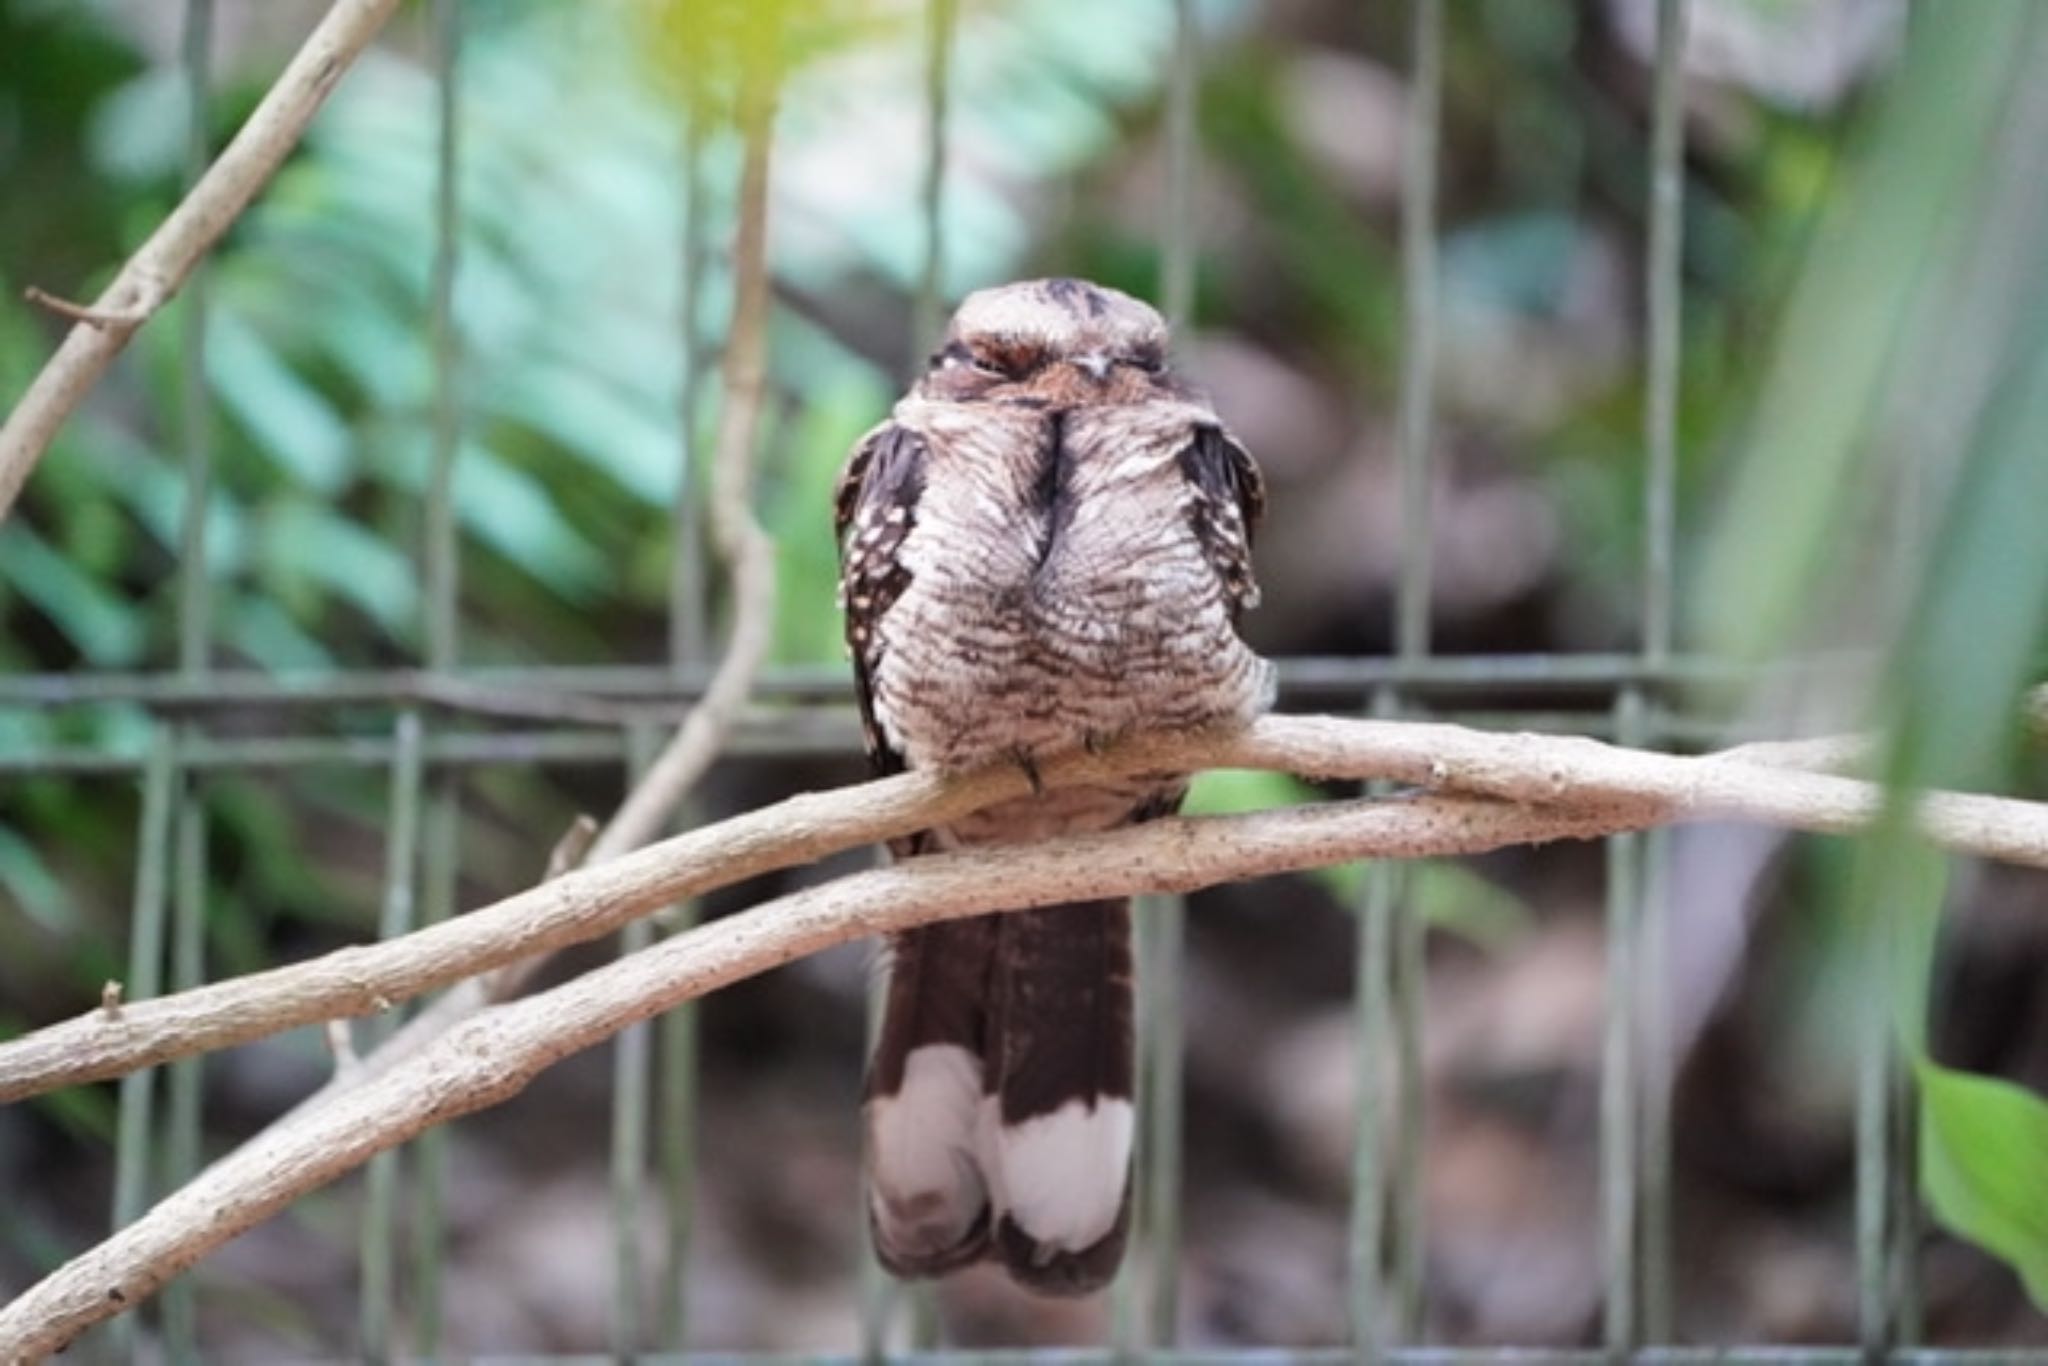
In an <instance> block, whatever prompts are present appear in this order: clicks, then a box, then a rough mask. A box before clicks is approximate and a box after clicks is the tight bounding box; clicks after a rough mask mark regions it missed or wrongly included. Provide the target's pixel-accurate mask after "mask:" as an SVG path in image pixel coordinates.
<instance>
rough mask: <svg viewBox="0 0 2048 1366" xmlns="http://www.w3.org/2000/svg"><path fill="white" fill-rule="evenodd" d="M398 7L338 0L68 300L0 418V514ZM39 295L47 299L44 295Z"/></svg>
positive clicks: (382, 1)
mask: <svg viewBox="0 0 2048 1366" xmlns="http://www.w3.org/2000/svg"><path fill="white" fill-rule="evenodd" d="M397 8H398V0H335V4H334V7H333V8H332V9H330V10H328V11H327V15H326V17H325V18H323V19H321V21H320V23H319V25H318V26H317V27H315V28H314V30H313V32H312V34H311V36H309V37H308V38H307V39H306V43H305V46H303V47H301V48H300V49H299V51H298V53H297V55H295V56H294V57H293V58H292V60H291V62H290V64H289V65H287V66H286V67H285V69H284V72H283V74H281V75H280V76H279V77H278V78H277V84H275V85H273V86H271V88H270V92H269V93H268V94H266V95H265V96H264V97H263V102H262V103H260V104H258V105H257V106H256V111H255V112H254V113H253V114H251V115H250V116H249V121H248V122H247V123H245V124H243V125H242V130H241V131H240V132H239V133H237V134H235V138H234V141H232V142H230V143H229V144H228V145H227V147H226V148H225V149H224V150H223V151H222V152H221V154H220V156H219V158H218V159H217V160H215V162H214V163H213V165H212V166H211V167H209V168H208V169H207V172H206V174H205V175H203V176H201V177H200V178H199V181H198V183H197V184H195V185H194V186H193V187H192V189H191V192H190V193H188V194H187V195H186V196H185V198H184V199H183V200H181V201H179V204H178V207H177V208H175V209H173V210H171V214H170V216H169V217H168V218H166V219H164V221H163V223H162V224H161V225H160V226H159V227H158V228H157V230H156V231H155V232H153V233H151V234H150V237H149V240H148V241H147V242H144V243H143V244H142V247H141V249H140V250H138V251H137V252H136V253H135V254H134V255H133V256H131V257H129V258H128V264H126V265H125V266H123V267H121V272H120V274H118V275H116V276H115V277H114V281H113V283H112V284H110V285H108V286H107V288H106V290H105V292H104V293H102V294H101V295H100V296H99V298H98V299H96V300H94V301H93V303H92V304H91V306H90V307H82V306H80V305H76V304H73V305H69V306H68V311H69V312H71V313H72V314H73V315H74V316H76V318H77V325H76V326H74V327H73V328H72V329H71V331H70V332H69V333H68V334H66V336H65V338H64V341H63V343H62V344H61V345H60V346H58V348H57V351H56V353H55V354H54V355H52V356H51V357H50V359H49V360H48V361H47V362H46V363H45V364H44V366H43V368H42V370H41V371H40V372H39V373H38V374H37V375H36V377H35V379H34V380H33V381H32V382H31V383H30V384H29V387H28V391H27V392H26V393H24V394H23V395H22V396H21V399H20V401H19V402H17V403H16V404H15V405H14V410H13V411H12V412H10V413H9V414H8V415H7V421H6V424H5V425H4V426H0V521H4V520H5V519H6V517H7V513H8V511H9V510H10V509H11V508H12V507H13V506H14V500H15V498H16V497H17V496H18V495H19V494H20V493H21V486H22V484H23V483H25V482H26V481H27V479H28V475H29V471H30V470H32V469H34V468H35V463H36V461H38V460H40V459H41V458H42V455H43V452H44V451H45V450H47V449H49V445H50V442H51V440H52V439H54V438H55V437H56V435H57V429H58V428H59V427H61V426H62V425H63V424H64V419H65V418H67V417H69V416H70V415H71V412H72V410H73V409H75V408H77V407H78V405H79V403H80V402H82V401H83V400H84V398H85V396H86V394H88V393H89V392H91V390H92V387H93V385H95V384H97V383H98V382H99V378H100V376H101V375H103V374H105V373H106V369H107V367H108V366H109V365H110V364H112V363H113V360H114V357H115V356H117V355H119V354H120V353H121V348H122V347H124V346H126V345H127V344H128V339H129V338H130V337H132V336H134V335H135V331H136V329H137V328H139V327H140V326H142V324H143V323H145V322H147V321H148V320H149V318H150V317H151V316H152V315H153V314H155V312H156V311H157V310H158V309H159V308H162V307H163V306H164V304H165V303H167V302H168V301H169V300H170V298H171V296H172V295H174V294H176V293H177V292H178V289H179V287H180V286H181V285H183V284H184V283H185V277H186V276H188V275H190V274H191V273H192V268H193V267H194V266H196V265H197V264H198V263H199V259H200V258H201V257H202V256H204V255H205V254H206V252H207V250H208V249H209V248H211V247H212V246H213V244H214V243H215V242H217V241H219V240H220V237H221V234H223V233H225V232H226V231H227V230H228V228H229V226H230V225H231V224H233V223H234V221H235V220H236V219H237V218H239V217H241V215H242V211H243V210H244V209H246V208H248V207H249V202H250V201H251V200H253V199H254V198H255V197H256V192H257V191H258V190H260V189H262V188H263V186H264V184H265V182H267V181H268V180H269V179H270V177H271V174H272V173H273V172H275V171H276V170H277V168H278V166H279V165H281V164H282V163H283V161H284V159H285V156H286V154H287V153H289V152H290V151H291V149H292V148H293V147H294V146H296V145H297V144H298V141H299V136H300V135H301V134H302V133H304V132H305V130H306V125H307V123H309V122H310V121H311V120H312V117H313V115H314V113H315V112H316V111H318V110H319V108H320V106H321V104H323V103H324V102H325V101H326V99H327V95H328V92H329V91H331V90H333V89H334V84H335V82H336V81H338V80H340V79H341V73H342V72H344V71H346V70H348V68H349V65H350V64H351V63H352V62H354V61H355V59H356V58H357V56H359V55H360V54H361V53H362V50H363V49H364V48H365V47H366V46H368V45H369V42H370V39H371V38H372V37H374V36H375V35H376V33H377V30H378V29H379V28H382V27H383V25H384V21H385V20H386V19H388V18H390V17H391V12H392V11H393V10H395V9H397ZM37 293H38V294H41V291H37ZM42 297H43V299H44V300H45V301H48V300H49V299H50V297H51V296H48V295H43V296H42ZM60 311H67V310H60Z"/></svg>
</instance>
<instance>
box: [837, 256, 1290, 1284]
mask: <svg viewBox="0 0 2048 1366" xmlns="http://www.w3.org/2000/svg"><path fill="white" fill-rule="evenodd" d="M1166 341H1167V338H1166V326H1165V324H1164V323H1163V322H1162V321H1161V320H1160V317H1159V315H1158V314H1157V313H1156V312H1154V311H1153V310H1152V309H1151V308H1150V307H1148V306H1147V305H1145V304H1143V303H1140V302H1139V301H1138V300H1136V299H1133V298H1131V297H1130V296H1129V295H1126V294H1122V293H1119V292H1118V291H1116V290H1113V289H1105V288H1102V287H1100V286H1097V285H1092V284H1088V283H1085V282H1083V281H1080V280H1069V279H1053V280H1034V281H1029V282H1025V283H1020V284H1012V285H1006V286H1003V287H1001V288H997V289H989V290H983V291H981V292H980V293H976V294H972V295H969V296H968V297H967V299H966V300H965V301H964V302H963V303H962V304H961V305H960V308H959V311H958V312H956V313H955V314H954V316H953V320H952V324H951V326H950V327H949V328H948V330H947V333H946V338H945V341H944V344H943V345H942V346H941V347H940V348H939V350H938V351H937V352H936V353H935V354H934V355H933V356H932V358H931V362H930V367H929V369H927V370H926V372H925V374H924V375H923V377H922V378H921V379H920V380H918V382H917V383H916V384H915V385H914V386H913V387H912V389H911V391H910V393H909V395H908V396H907V397H905V398H904V399H903V400H902V401H901V402H900V403H898V404H897V405H896V408H895V411H894V413H893V414H892V415H891V417H890V419H889V420H888V421H887V422H885V423H883V424H882V425H881V426H879V427H877V428H875V429H874V430H873V431H871V432H869V433H868V434H867V436H865V437H864V438H862V440H861V441H860V443H859V444H858V445H857V446H856V447H855V448H854V450H853V453H852V455H851V456H850V457H849V458H848V460H847V463H846V466H845V469H844V470H843V471H842V472H841V475H840V478H839V484H838V488H837V498H836V513H837V517H836V521H837V528H838V535H839V543H840V566H841V574H840V591H841V595H842V600H843V601H842V605H843V607H844V608H845V613H846V633H847V643H848V645H849V647H850V648H851V652H852V655H853V661H854V679H855V684H856V695H857V698H858V701H859V703H860V711H861V720H862V723H863V726H864V727H865V731H866V737H867V748H868V754H869V757H870V759H871V761H872V763H873V765H874V767H875V769H876V770H877V771H878V772H880V773H892V772H896V771H899V770H901V769H903V768H905V767H909V768H913V769H935V770H940V771H954V770H961V769H967V768H972V767H976V766H979V765H983V764H986V763H989V762H992V761H998V760H1003V759H1010V760H1014V761H1015V762H1017V763H1019V764H1022V765H1023V766H1024V767H1025V768H1026V770H1027V771H1028V772H1031V773H1032V774H1033V775H1034V782H1033V786H1034V788H1036V786H1037V784H1036V780H1035V775H1036V767H1035V765H1036V764H1037V763H1038V762H1039V761H1040V760H1042V759H1044V758H1047V757H1050V756H1052V755H1055V754H1058V753H1060V752H1062V751H1067V750H1072V749H1076V748H1079V747H1081V746H1084V745H1088V746H1093V745H1099V744H1102V743H1105V742H1107V741H1109V740H1111V739H1114V738H1115V737H1116V736H1118V735H1120V734H1122V733H1124V732H1126V731H1129V730H1134V729H1145V730H1181V729H1188V728H1193V727H1198V726H1209V725H1216V724H1226V723H1237V724H1242V723H1244V722H1246V721H1249V720H1250V719H1251V718H1252V717H1254V716H1255V715H1257V714H1258V713H1259V712H1260V711H1262V710H1263V709H1264V708H1265V707H1266V706H1267V705H1269V703H1270V700H1271V692H1272V685H1271V681H1270V680H1271V668H1270V666H1269V665H1268V664H1266V662H1265V661H1263V660H1261V659H1260V658H1259V657H1258V656H1257V655H1256V654H1254V653H1253V652H1252V651H1251V650H1250V649H1249V648H1248V647H1247V646H1246V645H1245V644H1244V642H1243V641H1242V640H1240V639H1239V638H1238V634H1237V629H1236V628H1237V621H1238V616H1239V614H1240V613H1241V612H1243V610H1244V609H1245V608H1247V607H1251V606H1253V605H1255V604H1256V602H1257V600H1258V589H1257V587H1256V585H1255V584H1254V582H1253V579H1252V568H1251V535H1252V527H1253V525H1254V523H1255V522H1256V521H1257V520H1258V516H1259V512H1260V509H1261V506H1262V504H1263V501H1264V494H1263V486H1262V483H1261V480H1260V476H1259V472H1258V468H1257V466H1255V465H1254V464H1253V463H1252V460H1251V457H1250V456H1249V455H1247V454H1246V453H1245V451H1244V448H1243V447H1241V446H1239V445H1238V444H1237V442H1236V441H1235V440H1233V439H1232V438H1231V436H1230V434H1229V432H1227V431H1226V430H1225V429H1224V427H1223V425H1222V423H1221V422H1220V421H1219V420H1218V419H1217V416H1216V414H1215V412H1214V411H1213V410H1211V408H1210V407H1209V405H1208V403H1207V402H1206V401H1205V400H1203V399H1202V398H1201V397H1199V396H1197V395H1196V394H1195V393H1194V392H1193V391H1191V390H1190V389H1188V388H1187V387H1186V386H1185V385H1183V384H1182V383H1181V382H1179V381H1178V380H1176V379H1175V378H1174V377H1173V375H1172V373H1171V372H1170V371H1169V370H1168V368H1167V355H1166ZM1186 789H1187V781H1186V777H1185V775H1174V774H1148V775H1141V776H1137V777H1133V778H1130V779H1126V780H1124V781H1120V782H1118V783H1116V784H1114V785H1112V786H1104V787H1087V788H1068V789H1061V790H1052V791H1044V792H1039V793H1037V794H1036V795H1033V796H1028V797H1024V798H1020V799H1017V800H1014V801H1010V802H1005V803H1003V804H1000V805H998V806H995V807H992V808H989V809H987V810H985V811H982V812H980V813H978V814H976V815H974V816H972V817H969V818H967V819H965V820H962V821H959V822H956V823H955V824H953V825H950V826H947V827H944V828H942V829H936V830H930V831H926V832H924V833H922V834H920V835H918V836H916V837H915V838H913V839H910V840H906V841H901V842H899V844H898V845H897V846H896V847H895V852H896V854H897V855H898V856H899V857H906V856H913V855H916V854H919V853H924V852H928V851H933V850H945V849H957V848H963V847H970V846H976V845H989V844H1016V843H1023V842H1027V841H1034V840H1042V839H1046V838H1048V837H1052V836H1056V835H1065V834H1073V833H1079V832H1088V831H1101V830H1109V829H1113V828H1115V827H1118V826H1122V825H1127V824H1131V823H1133V822H1138V821H1144V820H1149V819H1153V818H1156V817H1159V816H1162V815H1168V814H1171V813H1172V812H1173V811H1175V810H1176V809H1177V808H1178V807H1179V805H1180V801H1181V798H1182V796H1183V795H1184V794H1185V792H1186ZM891 949H892V953H891V958H890V969H889V982H888V992H887V998H886V1005H885V1013H884V1016H883V1022H882V1030H881V1036H880V1039H879V1042H878V1043H877V1045H876V1049H875V1055H874V1058H873V1059H872V1061H871V1063H870V1066H869V1071H868V1078H867V1088H866V1123H867V1142H868V1163H869V1168H868V1170H869V1185H870V1191H871V1195H870V1205H869V1217H870V1220H871V1223H872V1226H873V1230H874V1241H875V1246H876V1249H877V1250H878V1252H879V1255H880V1257H881V1259H882V1261H883V1263H884V1264H885V1265H887V1266H888V1267H889V1269H890V1270H892V1271H894V1272H895V1273H897V1274H898V1275H903V1276H935V1275H940V1274H943V1273H945V1272H947V1271H951V1270H953V1269H955V1268H957V1267H960V1266H963V1265H965V1264H967V1263H969V1262H972V1261H975V1260H977V1259H979V1258H982V1257H994V1258H997V1259H999V1260H1001V1261H1002V1262H1003V1264H1004V1265H1005V1266H1006V1267H1007V1268H1008V1269H1009V1272H1010V1274H1011V1275H1012V1276H1013V1277H1014V1278H1016V1279H1017V1280H1018V1281H1019V1282H1021V1283H1022V1284H1024V1285H1026V1286H1028V1287H1030V1288H1032V1289H1034V1290H1037V1291H1039V1292H1042V1293H1049V1294H1080V1293H1084V1292H1086V1291H1089V1290H1093V1289H1095V1288H1097V1287H1099V1286H1101V1285H1102V1284H1103V1283H1104V1282H1106V1281H1107V1280H1108V1279H1109V1278H1110V1276H1111V1275H1112V1274H1113V1273H1114V1271H1115V1270H1116V1265H1117V1262H1118V1260H1119V1259H1120V1258H1121V1256H1122V1254H1123V1245H1124V1239H1125V1234H1126V1231H1127V1228H1128V1225H1129V1221H1130V1172H1131V1148H1132V1138H1133V1134H1134V1131H1135V1123H1134V1119H1135V1117H1134V1113H1133V1107H1132V1079H1133V1073H1134V1070H1135V1067H1134V1058H1133V1041H1132V1027H1131V1021H1132V997H1131V991H1132V959H1131V917H1130V903H1129V902H1128V901H1127V900H1116V901H1090V902H1083V903H1077V904H1074V905H1068V906H1057V907H1051V908H1047V909H1041V910H1028V911H1018V912H1013V913H1010V914H1006V915H996V916H983V917H979V918H975V919H969V920H963V921H955V922H952V923H948V924H942V925H935V926H932V927H930V928H927V929H920V930H914V931H911V932H909V933H907V934H903V935H899V936H897V937H896V938H895V939H894V941H893V943H892V945H891Z"/></svg>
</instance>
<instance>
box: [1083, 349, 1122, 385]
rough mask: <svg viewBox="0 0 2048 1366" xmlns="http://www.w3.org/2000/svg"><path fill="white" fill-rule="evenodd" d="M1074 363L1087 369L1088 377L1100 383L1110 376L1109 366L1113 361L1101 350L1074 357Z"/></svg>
mask: <svg viewBox="0 0 2048 1366" xmlns="http://www.w3.org/2000/svg"><path fill="white" fill-rule="evenodd" d="M1074 364H1076V365H1078V366H1080V367H1081V368H1082V369H1083V370H1086V371H1087V372H1088V377H1089V378H1090V379H1092V380H1094V381H1095V382H1096V383H1097V384H1100V383H1102V381H1104V380H1106V379H1108V378H1109V367H1110V366H1111V364H1113V362H1112V361H1111V360H1110V358H1109V357H1108V356H1106V355H1104V354H1103V353H1102V352H1100V351H1090V352H1088V353H1087V354H1086V355H1081V356H1076V357H1074Z"/></svg>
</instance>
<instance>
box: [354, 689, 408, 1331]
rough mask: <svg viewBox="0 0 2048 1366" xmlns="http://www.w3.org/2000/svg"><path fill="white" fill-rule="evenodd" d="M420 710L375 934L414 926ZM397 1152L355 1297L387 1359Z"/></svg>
mask: <svg viewBox="0 0 2048 1366" xmlns="http://www.w3.org/2000/svg"><path fill="white" fill-rule="evenodd" d="M423 729H424V728H423V727H422V725H421V723H420V714H419V712H418V711H416V710H413V709H407V710H405V711H403V712H400V713H399V715H398V720H397V724H396V728H395V730H394V734H393V742H394V743H393V749H392V757H391V787H390V806H389V815H388V819H387V824H386V835H385V843H384V899H383V904H382V906H381V907H380V909H379V911H378V916H377V937H378V938H379V939H395V938H397V937H398V936H400V935H403V934H409V933H411V931H412V928H413V924H414V921H415V919H416V905H417V893H416V892H415V888H416V887H417V885H418V882H419V845H420V789H421V786H422V764H421V755H422V744H421V739H422V734H423ZM394 1023H395V1021H394V1019H393V1017H392V1016H391V1015H390V1014H388V1013H387V1014H385V1015H381V1016H377V1017H374V1018H372V1019H370V1020H368V1021H366V1022H365V1025H364V1039H365V1040H366V1042H367V1043H368V1045H369V1046H370V1047H372V1048H374V1047H376V1046H377V1045H379V1044H381V1043H383V1042H384V1040H385V1039H387V1038H389V1037H390V1036H391V1031H392V1025H393V1024H394ZM398 1163H399V1154H398V1152H397V1151H396V1150H393V1151H389V1152H382V1153H379V1154H377V1155H376V1156H375V1157H373V1158H371V1159H370V1169H369V1174H368V1177H367V1183H368V1196H367V1200H366V1204H367V1209H366V1210H365V1212H364V1215H363V1226H362V1249H361V1253H362V1278H363V1289H362V1296H361V1301H360V1303H359V1304H358V1306H357V1307H358V1310H359V1323H360V1326H361V1333H362V1351H363V1355H364V1357H365V1358H366V1359H368V1360H372V1361H388V1360H390V1359H391V1358H392V1357H394V1356H395V1355H396V1354H397V1348H398V1344H397V1341H396V1335H395V1332H394V1328H395V1325H396V1323H397V1315H396V1313H395V1312H394V1309H395V1305H396V1295H397V1285H398V1272H397V1263H398V1246H397V1241H398V1240H397V1236H396V1231H397V1226H398V1178H399V1170H398Z"/></svg>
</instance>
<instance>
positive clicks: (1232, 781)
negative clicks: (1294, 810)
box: [1181, 768, 1316, 816]
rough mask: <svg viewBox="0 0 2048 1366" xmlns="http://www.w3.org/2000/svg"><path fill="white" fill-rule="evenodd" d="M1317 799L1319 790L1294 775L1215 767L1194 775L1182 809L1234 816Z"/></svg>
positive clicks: (1188, 812)
mask: <svg viewBox="0 0 2048 1366" xmlns="http://www.w3.org/2000/svg"><path fill="white" fill-rule="evenodd" d="M1315 800H1316V790H1315V789H1314V788H1312V787H1310V786H1309V785H1308V784H1307V783H1305V782H1303V781H1302V780H1301V779H1299V778H1297V777H1295V776H1294V775H1293V774H1291V773H1274V772H1271V771H1269V770H1267V769H1262V768H1215V769H1210V770H1209V771H1208V772H1206V773H1200V774H1197V775H1196V776H1195V781H1194V783H1193V785H1192V786H1190V787H1189V788H1188V799H1187V801H1186V802H1184V803H1182V806H1181V810H1182V811H1183V812H1184V813H1185V814H1187V815H1190V816H1234V815H1237V814H1239V813H1240V812H1245V811H1272V810H1275V809H1277V808H1279V807H1283V806H1301V805H1303V804H1305V803H1308V802H1312V801H1315Z"/></svg>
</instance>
